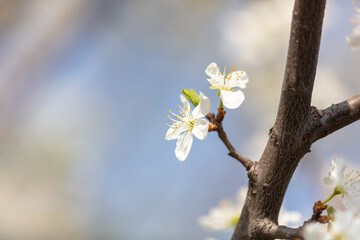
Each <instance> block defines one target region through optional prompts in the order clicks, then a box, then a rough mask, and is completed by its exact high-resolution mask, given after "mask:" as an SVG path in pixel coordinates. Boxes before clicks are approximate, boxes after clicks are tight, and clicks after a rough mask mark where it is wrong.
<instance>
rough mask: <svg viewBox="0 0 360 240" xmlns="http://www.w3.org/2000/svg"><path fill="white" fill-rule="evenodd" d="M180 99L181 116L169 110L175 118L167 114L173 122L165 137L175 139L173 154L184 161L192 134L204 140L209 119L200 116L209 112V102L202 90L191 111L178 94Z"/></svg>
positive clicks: (187, 103) (191, 140)
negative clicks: (181, 104)
mask: <svg viewBox="0 0 360 240" xmlns="http://www.w3.org/2000/svg"><path fill="white" fill-rule="evenodd" d="M180 100H181V102H182V103H183V107H180V105H178V106H179V107H180V110H179V112H180V114H181V117H180V116H178V115H176V114H174V113H172V112H171V111H169V112H170V113H171V114H172V115H174V117H175V119H173V118H171V117H170V115H168V117H169V118H170V119H171V120H172V123H173V124H172V125H171V126H170V128H169V130H168V131H167V132H166V135H165V139H166V140H173V139H177V143H176V148H175V155H176V157H177V158H178V159H179V160H180V161H184V160H185V159H186V157H187V156H188V154H189V152H190V149H191V145H192V142H193V135H194V136H195V137H197V138H198V139H200V140H204V139H205V138H206V136H207V133H208V129H209V121H207V120H206V119H204V118H202V117H204V116H205V115H206V114H208V113H209V112H210V108H211V103H210V99H209V98H208V97H206V96H205V95H204V94H203V93H202V92H200V102H199V104H198V105H197V106H196V107H195V109H194V110H193V111H191V108H190V104H189V102H188V101H187V100H186V98H185V97H184V96H183V95H180Z"/></svg>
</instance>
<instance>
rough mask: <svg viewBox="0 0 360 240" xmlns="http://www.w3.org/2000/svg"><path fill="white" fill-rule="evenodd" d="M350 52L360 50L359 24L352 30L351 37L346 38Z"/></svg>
mask: <svg viewBox="0 0 360 240" xmlns="http://www.w3.org/2000/svg"><path fill="white" fill-rule="evenodd" d="M346 40H347V42H348V44H349V48H350V49H351V50H359V49H360V23H359V24H358V25H357V26H356V27H355V28H354V30H353V32H352V34H351V35H349V36H348V37H347V38H346Z"/></svg>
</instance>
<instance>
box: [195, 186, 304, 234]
mask: <svg viewBox="0 0 360 240" xmlns="http://www.w3.org/2000/svg"><path fill="white" fill-rule="evenodd" d="M246 194H247V188H246V187H241V188H240V189H239V190H238V193H237V196H236V201H232V200H231V199H224V200H221V201H220V202H219V205H218V206H217V207H214V208H212V209H210V211H209V215H206V216H201V217H200V218H199V219H198V222H199V224H200V225H201V226H203V227H205V228H207V229H210V230H215V231H227V230H231V229H234V228H235V226H236V224H237V222H238V219H239V217H240V214H241V211H242V207H243V205H244V203H245V200H246ZM300 221H301V214H300V213H299V212H295V211H294V212H289V211H287V210H286V209H285V208H283V207H282V208H281V209H280V213H279V224H280V225H290V226H294V225H297V224H300Z"/></svg>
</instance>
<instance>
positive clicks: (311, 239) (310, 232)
mask: <svg viewBox="0 0 360 240" xmlns="http://www.w3.org/2000/svg"><path fill="white" fill-rule="evenodd" d="M304 239H305V240H331V239H332V238H331V236H330V233H328V231H327V225H325V224H319V223H309V224H307V225H305V228H304Z"/></svg>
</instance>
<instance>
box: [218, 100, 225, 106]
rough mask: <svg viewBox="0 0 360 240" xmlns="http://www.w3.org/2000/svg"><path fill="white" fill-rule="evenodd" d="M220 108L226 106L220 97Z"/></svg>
mask: <svg viewBox="0 0 360 240" xmlns="http://www.w3.org/2000/svg"><path fill="white" fill-rule="evenodd" d="M219 108H224V106H223V102H222V101H221V99H220V105H219Z"/></svg>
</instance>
